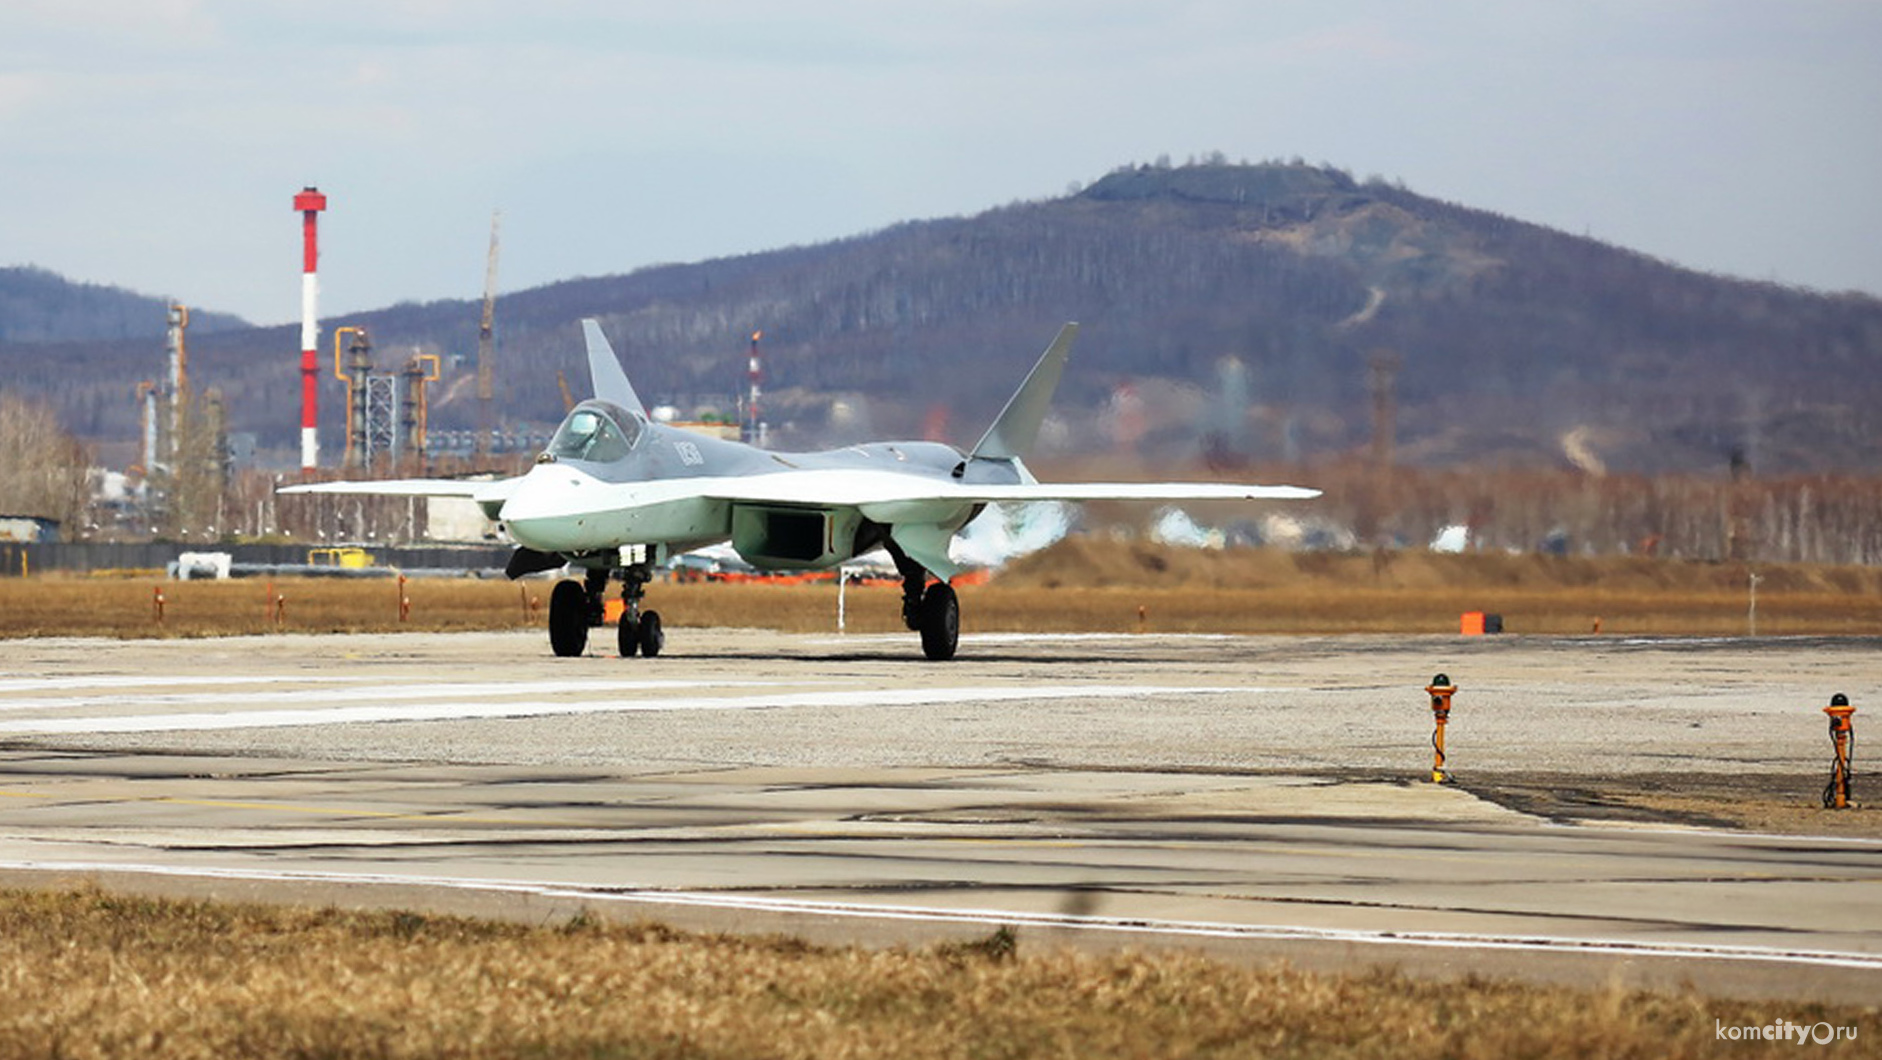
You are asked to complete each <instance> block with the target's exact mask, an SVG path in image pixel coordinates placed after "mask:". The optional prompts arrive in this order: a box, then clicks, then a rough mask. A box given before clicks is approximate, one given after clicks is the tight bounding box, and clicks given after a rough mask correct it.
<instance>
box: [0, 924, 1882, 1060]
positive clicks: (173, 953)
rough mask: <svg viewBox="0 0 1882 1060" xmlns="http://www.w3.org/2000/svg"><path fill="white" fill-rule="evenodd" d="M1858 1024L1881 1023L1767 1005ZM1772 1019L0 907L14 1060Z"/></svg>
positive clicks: (1238, 1044)
mask: <svg viewBox="0 0 1882 1060" xmlns="http://www.w3.org/2000/svg"><path fill="white" fill-rule="evenodd" d="M1782 1016H1783V1018H1784V1019H1786V1020H1788V1021H1790V1022H1793V1023H1798V1024H1816V1023H1819V1022H1821V1023H1826V1024H1829V1025H1830V1026H1831V1027H1832V1028H1836V1027H1849V1028H1855V1029H1856V1031H1857V1034H1858V1038H1857V1039H1856V1040H1855V1041H1839V1042H1833V1043H1831V1044H1828V1045H1815V1044H1812V1045H1810V1046H1809V1047H1808V1055H1810V1056H1813V1057H1816V1056H1824V1057H1836V1056H1857V1055H1868V1056H1873V1055H1874V1045H1873V1040H1872V1036H1873V1035H1875V1034H1876V1033H1878V1032H1879V1031H1882V1028H1878V1027H1877V1025H1876V1018H1877V1010H1876V1009H1874V1008H1850V1007H1826V1006H1818V1005H1814V1004H1806V1003H1799V1004H1787V1005H1784V1006H1782ZM1774 1018H1775V1017H1774V1015H1773V1007H1772V1006H1771V1005H1769V1004H1750V1003H1742V1002H1729V1001H1713V1000H1706V999H1703V998H1699V997H1695V996H1674V995H1656V994H1648V993H1637V992H1631V991H1625V990H1621V989H1618V988H1609V989H1602V990H1575V989H1568V988H1560V987H1541V986H1520V985H1512V984H1504V983H1489V982H1477V981H1471V982H1467V983H1464V984H1456V983H1439V982H1431V981H1424V980H1417V979H1410V978H1405V977H1401V976H1399V975H1397V974H1395V973H1390V972H1382V971H1381V972H1372V973H1367V974H1364V975H1358V976H1336V975H1322V974H1314V973H1307V972H1300V971H1293V970H1290V969H1288V968H1286V967H1281V966H1272V967H1266V968H1247V967H1240V966H1236V965H1229V964H1224V963H1220V962H1215V961H1209V960H1205V959H1202V958H1199V957H1194V956H1188V955H1183V954H1175V953H1161V954H1155V955H1137V954H1120V955H1111V956H1091V955H1080V954H1076V953H1071V952H1067V951H1040V952H1033V951H1032V950H1031V949H1030V948H1029V947H1028V945H1027V944H1026V940H1024V939H1023V938H1019V937H1018V936H1015V935H1012V934H1010V933H1007V932H1001V933H997V934H995V935H993V936H990V937H988V938H986V939H984V940H982V941H981V942H979V943H972V944H955V945H946V946H939V947H931V948H926V949H921V950H905V949H891V950H864V949H854V948H823V947H818V946H813V945H809V944H806V943H803V942H801V941H798V940H794V939H789V938H737V937H725V936H691V935H685V934H682V933H678V932H674V931H672V930H669V929H666V928H662V927H659V926H655V925H648V924H632V925H627V924H611V923H607V922H604V921H601V920H599V919H596V918H593V917H588V916H582V917H578V918H577V919H575V920H573V921H569V922H566V923H562V924H559V925H553V926H533V927H531V926H518V925H514V924H505V923H497V922H489V921H476V920H465V919H454V918H448V917H438V916H422V915H419V914H415V913H409V912H388V913H351V912H341V911H336V910H331V909H328V910H314V909H297V910H296V909H274V908H268V907H260V906H239V905H223V904H212V903H206V902H180V901H169V900H158V899H151V898H140V897H128V896H119V895H111V894H106V893H102V892H98V891H89V890H88V891H76V892H52V893H36V892H0V1056H5V1057H28V1056H32V1057H55V1056H56V1057H70V1058H91V1057H127V1056H139V1057H176V1058H194V1057H203V1058H210V1057H214V1058H235V1057H281V1056H298V1057H327V1058H334V1060H341V1058H351V1057H376V1058H398V1057H516V1056H521V1057H673V1058H681V1057H727V1058H729V1057H818V1058H822V1057H895V1058H898V1060H911V1058H921V1057H990V1058H998V1057H1038V1056H1054V1057H1197V1056H1200V1057H1243V1056H1248V1057H1253V1056H1283V1057H1286V1056H1299V1057H1393V1058H1406V1060H1415V1058H1420V1057H1459V1058H1471V1057H1484V1058H1492V1057H1512V1056H1523V1057H1581V1056H1590V1057H1653V1058H1656V1060H1658V1058H1667V1057H1675V1058H1677V1057H1697V1056H1730V1057H1734V1058H1737V1057H1768V1056H1795V1055H1798V1053H1797V1049H1796V1043H1795V1042H1776V1041H1770V1042H1766V1041H1744V1040H1738V1041H1732V1040H1724V1041H1722V1040H1719V1038H1718V1033H1719V1032H1718V1028H1719V1027H1721V1026H1724V1027H1746V1026H1753V1025H1756V1026H1764V1025H1766V1024H1770V1023H1772V1022H1773V1020H1774Z"/></svg>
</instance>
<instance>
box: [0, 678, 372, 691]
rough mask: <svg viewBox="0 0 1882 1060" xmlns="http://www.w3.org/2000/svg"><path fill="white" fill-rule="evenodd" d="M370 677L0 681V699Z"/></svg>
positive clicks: (43, 679) (350, 679)
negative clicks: (80, 690)
mask: <svg viewBox="0 0 1882 1060" xmlns="http://www.w3.org/2000/svg"><path fill="white" fill-rule="evenodd" d="M371 680H372V678H370V677H320V676H311V675H279V674H277V675H272V676H251V677H149V676H145V675H140V674H90V675H86V676H83V677H27V678H17V677H13V676H11V675H9V676H6V677H0V695H5V694H8V693H12V692H51V691H55V690H57V689H61V688H146V687H149V686H152V685H161V686H164V687H178V686H188V685H267V684H315V683H341V682H349V681H351V682H357V681H371Z"/></svg>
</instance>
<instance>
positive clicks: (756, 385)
mask: <svg viewBox="0 0 1882 1060" xmlns="http://www.w3.org/2000/svg"><path fill="white" fill-rule="evenodd" d="M764 337H765V333H764V332H762V331H754V332H752V333H751V361H750V364H749V365H748V367H747V369H746V382H747V384H748V385H749V391H748V393H747V395H746V398H745V441H746V443H748V444H750V445H755V446H758V447H760V448H763V447H764V444H765V421H764V417H763V416H762V415H761V414H760V413H759V411H758V396H759V390H760V389H761V387H762V386H763V384H764V379H765V362H764V359H763V358H762V357H761V356H759V353H758V340H759V339H762V338H764Z"/></svg>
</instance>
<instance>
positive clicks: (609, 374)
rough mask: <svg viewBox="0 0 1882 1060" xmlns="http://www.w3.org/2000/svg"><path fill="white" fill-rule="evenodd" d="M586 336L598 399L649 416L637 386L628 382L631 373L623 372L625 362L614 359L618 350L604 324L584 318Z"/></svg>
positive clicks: (590, 373) (584, 335)
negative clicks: (622, 367) (605, 330)
mask: <svg viewBox="0 0 1882 1060" xmlns="http://www.w3.org/2000/svg"><path fill="white" fill-rule="evenodd" d="M582 337H583V338H584V339H586V340H587V341H588V378H589V379H590V381H591V382H593V384H594V387H595V396H596V397H598V398H600V399H601V400H603V401H612V402H613V403H615V404H616V405H619V406H621V407H622V408H624V409H627V410H628V411H630V412H638V413H641V414H642V415H645V414H646V412H647V408H646V406H644V405H642V404H641V403H640V395H638V394H636V393H634V384H632V383H630V382H628V381H627V373H626V372H625V371H622V370H621V362H620V361H619V360H617V359H616V358H615V356H614V347H612V346H610V345H608V337H607V336H606V335H603V334H602V333H601V325H600V324H599V323H597V322H596V321H595V320H593V319H592V318H585V319H583V320H582Z"/></svg>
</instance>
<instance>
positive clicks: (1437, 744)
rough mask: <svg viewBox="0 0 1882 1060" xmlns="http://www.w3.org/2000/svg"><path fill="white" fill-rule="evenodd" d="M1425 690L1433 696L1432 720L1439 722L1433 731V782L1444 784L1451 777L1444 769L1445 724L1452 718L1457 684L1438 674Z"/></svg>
mask: <svg viewBox="0 0 1882 1060" xmlns="http://www.w3.org/2000/svg"><path fill="white" fill-rule="evenodd" d="M1425 692H1426V694H1428V695H1429V696H1430V697H1431V720H1432V721H1434V722H1436V723H1437V728H1436V729H1435V730H1433V731H1432V733H1431V751H1432V755H1431V783H1433V784H1442V783H1444V782H1445V781H1447V780H1449V779H1451V776H1450V774H1449V773H1446V772H1445V771H1444V726H1445V723H1447V722H1449V721H1450V720H1451V697H1452V696H1454V695H1456V694H1457V686H1456V685H1454V684H1452V683H1451V679H1450V677H1448V676H1446V675H1445V674H1438V675H1437V676H1436V677H1433V678H1432V679H1431V683H1430V684H1428V685H1426V686H1425Z"/></svg>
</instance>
